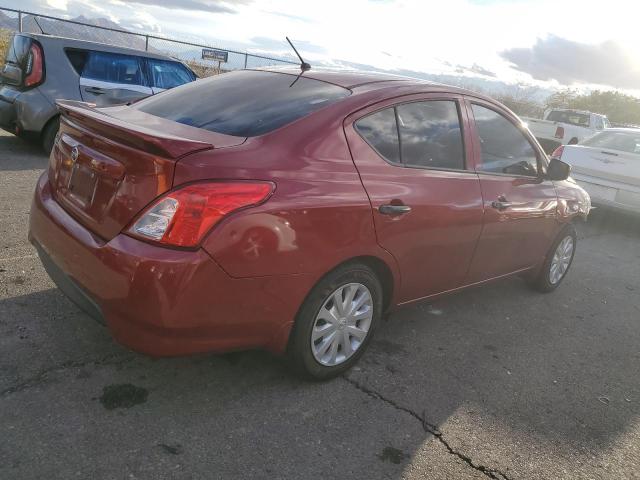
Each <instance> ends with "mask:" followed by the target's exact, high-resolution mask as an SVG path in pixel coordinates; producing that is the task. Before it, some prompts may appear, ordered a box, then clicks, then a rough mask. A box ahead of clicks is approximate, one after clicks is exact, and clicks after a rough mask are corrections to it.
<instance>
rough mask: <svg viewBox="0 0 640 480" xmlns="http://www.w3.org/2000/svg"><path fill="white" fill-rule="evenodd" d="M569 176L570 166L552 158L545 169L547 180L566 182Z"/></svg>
mask: <svg viewBox="0 0 640 480" xmlns="http://www.w3.org/2000/svg"><path fill="white" fill-rule="evenodd" d="M570 174H571V165H569V164H568V163H566V162H563V161H562V160H558V159H557V158H552V159H551V161H550V162H549V167H548V168H547V178H548V179H549V180H555V181H560V180H566V179H567V178H569V175H570Z"/></svg>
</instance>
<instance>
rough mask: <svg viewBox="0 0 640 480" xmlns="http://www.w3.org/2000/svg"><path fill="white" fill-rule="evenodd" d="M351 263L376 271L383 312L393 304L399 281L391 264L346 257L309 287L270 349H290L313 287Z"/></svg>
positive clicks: (268, 347) (278, 350) (375, 257)
mask: <svg viewBox="0 0 640 480" xmlns="http://www.w3.org/2000/svg"><path fill="white" fill-rule="evenodd" d="M349 264H361V265H365V266H367V267H369V268H370V269H371V270H372V271H373V272H374V274H375V275H376V276H377V277H378V280H380V284H381V286H382V294H383V299H382V301H383V314H384V313H385V312H387V311H388V310H389V309H390V308H391V307H392V306H393V302H394V295H395V293H396V289H397V283H398V282H397V278H396V275H394V271H393V270H392V267H391V266H389V264H388V263H387V262H386V261H384V260H383V259H381V258H380V257H377V256H375V255H359V256H355V257H350V258H347V259H344V260H342V261H341V262H340V263H338V264H336V265H334V266H333V267H332V268H330V269H329V270H327V271H326V272H325V273H324V274H322V275H321V276H319V277H318V278H317V279H316V281H315V282H314V283H313V285H312V286H311V288H309V291H308V292H307V294H306V295H305V296H304V298H303V299H302V301H301V302H300V305H299V306H298V309H297V310H296V315H295V317H294V318H293V319H292V321H291V322H288V323H287V324H286V325H284V326H283V328H282V329H281V330H280V331H279V332H278V333H277V334H276V335H275V336H274V338H273V340H272V342H271V343H270V344H269V345H268V346H267V349H268V350H270V351H273V352H276V353H281V352H283V351H286V350H287V349H288V346H289V343H290V340H291V337H292V333H293V330H294V328H295V323H296V322H295V319H296V318H297V317H298V315H299V313H300V309H301V308H302V306H303V305H304V304H305V302H306V301H307V298H309V295H311V292H312V291H313V289H314V288H315V287H316V285H318V283H320V282H321V281H322V280H323V279H324V278H326V277H327V275H330V274H331V273H333V272H334V271H336V270H337V269H339V268H343V267H344V266H346V265H349Z"/></svg>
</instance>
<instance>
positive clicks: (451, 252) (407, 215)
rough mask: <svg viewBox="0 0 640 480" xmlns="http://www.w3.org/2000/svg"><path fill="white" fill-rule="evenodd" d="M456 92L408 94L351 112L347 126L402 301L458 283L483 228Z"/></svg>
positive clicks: (475, 177)
mask: <svg viewBox="0 0 640 480" xmlns="http://www.w3.org/2000/svg"><path fill="white" fill-rule="evenodd" d="M466 118H467V117H466V115H465V112H464V105H463V103H462V98H460V97H457V96H454V95H449V94H438V95H436V94H433V95H420V96H415V95H413V96H407V97H402V99H401V100H400V99H395V100H392V101H385V102H382V103H380V104H377V105H375V106H372V107H369V108H367V109H366V110H363V111H361V112H359V113H358V114H356V115H352V116H351V117H349V118H347V120H346V121H345V131H346V134H347V139H348V141H349V146H350V148H351V152H352V155H353V160H354V162H355V165H356V167H357V169H358V172H359V173H360V177H361V179H362V182H363V184H364V187H365V189H366V191H367V194H368V195H369V198H370V201H371V205H372V207H373V217H374V224H375V228H376V234H377V237H378V243H379V244H380V245H381V246H382V247H383V248H385V249H386V250H387V251H389V252H390V253H391V254H392V255H393V256H394V257H395V259H396V261H397V262H398V266H399V268H400V274H401V285H400V286H399V289H400V291H399V297H400V302H401V303H404V302H409V301H412V300H416V299H419V298H423V297H427V296H430V295H434V294H437V293H441V292H444V291H447V290H451V289H454V288H456V287H459V286H460V285H461V284H462V283H463V281H464V278H465V276H466V273H467V270H468V268H469V264H470V262H471V259H472V257H473V252H474V250H475V248H476V243H477V241H478V238H479V236H480V231H481V228H482V195H481V191H480V181H479V179H478V175H477V174H476V173H475V172H474V171H472V170H469V169H468V168H467V165H468V164H469V160H470V152H468V151H467V149H466V148H465V145H469V144H470V140H471V137H470V132H469V130H468V128H466Z"/></svg>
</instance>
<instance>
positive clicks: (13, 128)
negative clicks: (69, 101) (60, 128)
mask: <svg viewBox="0 0 640 480" xmlns="http://www.w3.org/2000/svg"><path fill="white" fill-rule="evenodd" d="M57 112H58V109H57V107H56V106H55V105H54V104H53V103H52V102H51V101H49V100H48V99H47V97H46V96H45V95H44V94H43V93H42V92H41V90H40V87H38V88H32V89H31V90H26V91H19V90H15V89H14V88H12V87H10V86H7V85H4V86H1V87H0V127H1V128H3V129H4V130H7V131H9V132H11V133H20V134H21V133H27V134H39V133H40V132H41V131H42V129H43V128H44V126H45V125H46V124H47V122H48V121H49V120H50V119H51V118H52V117H54V116H56V115H57Z"/></svg>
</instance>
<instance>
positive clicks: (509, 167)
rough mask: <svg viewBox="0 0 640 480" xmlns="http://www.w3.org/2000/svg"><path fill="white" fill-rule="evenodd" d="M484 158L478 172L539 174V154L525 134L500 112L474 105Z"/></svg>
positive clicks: (474, 114) (533, 175)
mask: <svg viewBox="0 0 640 480" xmlns="http://www.w3.org/2000/svg"><path fill="white" fill-rule="evenodd" d="M472 107H473V116H474V118H475V123H476V129H477V131H478V136H479V137H480V146H481V149H482V160H481V163H480V165H479V166H478V167H477V169H478V171H482V172H489V173H503V174H508V175H526V176H532V177H535V176H537V175H538V156H537V154H536V151H535V150H534V149H533V147H532V146H531V143H529V140H528V139H527V137H525V135H524V134H523V133H522V132H521V131H520V130H519V129H518V128H517V127H516V126H515V125H514V124H513V123H511V122H510V121H509V120H508V119H507V118H506V117H504V116H502V115H501V114H499V113H498V112H495V111H493V110H491V109H489V108H485V107H482V106H480V105H476V104H473V105H472Z"/></svg>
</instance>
